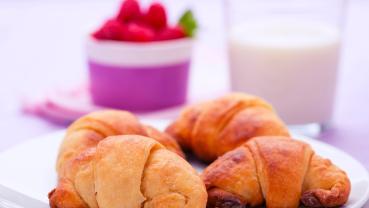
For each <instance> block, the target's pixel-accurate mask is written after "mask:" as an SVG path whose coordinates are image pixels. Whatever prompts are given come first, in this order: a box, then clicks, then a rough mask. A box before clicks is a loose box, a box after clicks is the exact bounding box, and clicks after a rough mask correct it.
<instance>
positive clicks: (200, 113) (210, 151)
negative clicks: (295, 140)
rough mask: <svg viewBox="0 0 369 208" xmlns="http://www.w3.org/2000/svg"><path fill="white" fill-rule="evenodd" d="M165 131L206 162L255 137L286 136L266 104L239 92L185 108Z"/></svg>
mask: <svg viewBox="0 0 369 208" xmlns="http://www.w3.org/2000/svg"><path fill="white" fill-rule="evenodd" d="M166 132H168V133H169V134H171V135H172V136H173V137H175V138H176V139H177V141H178V143H179V144H180V145H181V146H182V147H183V148H185V149H191V150H193V152H194V153H195V154H196V155H197V156H198V157H199V158H200V159H202V160H204V161H208V162H210V161H213V160H215V159H216V158H217V157H218V156H221V155H223V154H224V153H226V152H228V151H229V150H232V149H234V148H236V147H238V146H240V145H241V144H243V143H244V142H245V141H247V140H248V139H250V138H252V137H255V136H269V135H275V136H289V133H288V130H287V128H286V127H285V125H284V124H283V122H282V121H281V120H280V119H279V118H278V116H277V115H276V113H275V112H274V111H273V108H272V107H271V106H270V105H269V104H268V103H266V102H265V101H264V100H262V99H260V98H258V97H255V96H251V95H246V94H241V93H232V94H228V95H226V96H223V97H221V98H219V99H216V100H214V101H210V102H205V103H201V104H198V105H193V106H190V107H187V108H185V109H184V110H183V111H182V113H181V115H180V117H179V118H178V119H177V120H176V121H175V122H173V123H172V124H171V125H170V126H169V127H168V128H167V130H166Z"/></svg>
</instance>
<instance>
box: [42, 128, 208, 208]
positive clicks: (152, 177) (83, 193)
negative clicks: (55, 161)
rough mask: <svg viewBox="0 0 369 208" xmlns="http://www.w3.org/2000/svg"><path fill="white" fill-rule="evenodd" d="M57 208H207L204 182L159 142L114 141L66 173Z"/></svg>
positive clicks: (53, 199) (54, 198) (54, 201)
mask: <svg viewBox="0 0 369 208" xmlns="http://www.w3.org/2000/svg"><path fill="white" fill-rule="evenodd" d="M65 170H66V171H65V175H64V177H63V178H62V180H61V181H60V183H59V184H58V187H57V188H56V189H55V190H53V191H52V192H50V194H49V198H50V205H51V207H52V208H124V207H127V208H141V207H142V208H164V207H171V208H204V207H205V206H206V200H207V193H206V189H205V186H204V184H203V182H202V181H201V178H200V176H199V175H198V174H197V173H196V171H195V170H194V169H193V168H192V167H191V165H190V164H188V163H187V161H186V160H184V159H183V158H182V157H180V156H178V155H177V154H175V153H173V152H171V151H169V150H167V149H166V148H164V146H162V145H161V144H160V143H158V142H157V141H155V140H154V139H151V138H148V137H144V136H138V135H121V136H111V137H108V138H106V139H105V140H103V141H101V142H100V143H99V144H98V145H97V147H96V148H90V149H88V150H87V151H84V152H83V153H82V154H80V155H79V156H78V157H76V158H74V159H72V160H71V162H70V163H68V164H67V165H66V167H65Z"/></svg>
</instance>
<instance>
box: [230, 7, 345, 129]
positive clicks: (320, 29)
mask: <svg viewBox="0 0 369 208" xmlns="http://www.w3.org/2000/svg"><path fill="white" fill-rule="evenodd" d="M345 4H346V1H345V0H225V8H226V9H225V10H226V12H227V13H226V18H227V21H226V22H227V28H228V30H227V32H228V50H229V51H228V54H229V65H230V77H231V88H232V90H233V91H241V92H246V93H250V94H255V95H258V96H260V97H263V98H265V99H266V100H267V101H269V102H271V103H272V104H273V106H274V107H275V109H276V110H277V112H278V113H279V115H280V116H281V118H282V119H283V120H284V121H285V122H286V123H287V124H294V125H301V124H309V123H318V124H322V125H326V124H328V123H329V121H330V120H331V117H332V112H333V106H334V97H335V88H336V78H337V72H338V64H339V57H340V46H341V40H342V39H341V33H342V25H343V22H344V21H343V18H344V9H345Z"/></svg>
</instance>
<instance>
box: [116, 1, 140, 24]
mask: <svg viewBox="0 0 369 208" xmlns="http://www.w3.org/2000/svg"><path fill="white" fill-rule="evenodd" d="M140 16H141V10H140V5H139V4H138V1H137V0H125V1H124V2H123V3H122V5H121V7H120V10H119V13H118V16H117V19H118V20H119V21H120V22H122V23H127V22H130V21H133V20H135V19H137V18H139V17H140Z"/></svg>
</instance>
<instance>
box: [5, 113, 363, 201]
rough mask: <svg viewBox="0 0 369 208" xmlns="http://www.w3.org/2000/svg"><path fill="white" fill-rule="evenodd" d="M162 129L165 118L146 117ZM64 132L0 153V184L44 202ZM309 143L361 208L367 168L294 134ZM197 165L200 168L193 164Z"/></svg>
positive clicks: (317, 142) (53, 185)
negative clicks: (338, 171) (345, 178)
mask: <svg viewBox="0 0 369 208" xmlns="http://www.w3.org/2000/svg"><path fill="white" fill-rule="evenodd" d="M146 123H149V124H151V125H153V126H156V127H158V128H159V129H163V128H164V126H165V125H166V124H167V121H163V120H147V121H146ZM63 134H64V131H58V132H55V133H52V134H48V135H45V136H42V137H39V138H35V139H31V140H29V141H27V142H25V143H23V144H21V145H19V146H16V147H14V148H12V149H9V150H8V151H6V152H3V153H1V154H0V184H2V185H4V186H7V187H9V188H11V189H14V190H16V191H18V192H21V193H23V194H26V195H28V196H30V197H33V198H35V199H39V200H41V201H44V202H48V199H47V194H48V192H49V191H50V190H51V189H53V188H54V187H55V183H56V173H55V168H54V166H55V158H56V155H57V151H58V147H59V144H60V142H61V140H62V137H63ZM295 138H299V139H301V140H303V141H305V142H307V143H309V144H311V145H312V147H313V148H314V150H315V151H316V152H317V153H318V154H320V155H321V156H323V157H326V158H330V159H331V160H332V162H334V163H335V164H336V165H337V166H339V167H340V168H342V169H344V170H345V171H346V172H347V174H348V175H349V177H350V180H351V183H352V191H351V194H350V198H349V201H348V203H347V204H346V206H345V207H347V208H348V207H349V208H359V207H362V206H363V205H364V204H365V202H366V201H367V200H368V198H369V176H368V172H367V170H366V169H365V168H364V167H363V166H362V165H361V164H360V163H359V162H358V161H357V160H355V159H354V158H352V157H351V156H350V155H348V154H346V153H344V152H342V151H341V150H338V149H336V148H334V147H332V146H330V145H328V144H325V143H322V142H320V141H317V140H314V139H310V138H306V137H303V136H295ZM197 168H200V167H197Z"/></svg>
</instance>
